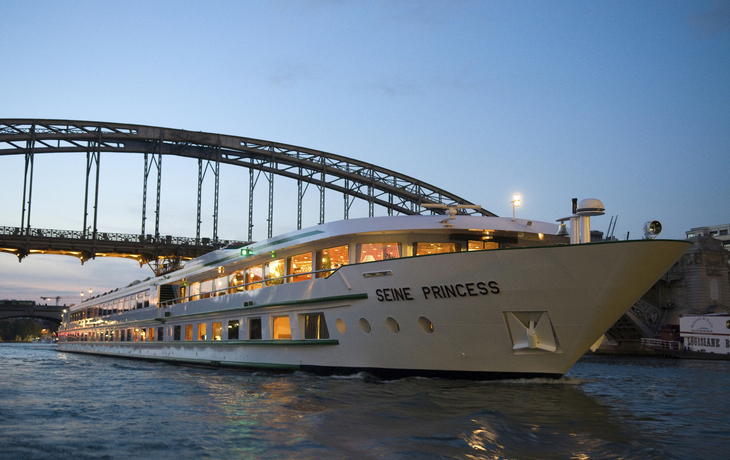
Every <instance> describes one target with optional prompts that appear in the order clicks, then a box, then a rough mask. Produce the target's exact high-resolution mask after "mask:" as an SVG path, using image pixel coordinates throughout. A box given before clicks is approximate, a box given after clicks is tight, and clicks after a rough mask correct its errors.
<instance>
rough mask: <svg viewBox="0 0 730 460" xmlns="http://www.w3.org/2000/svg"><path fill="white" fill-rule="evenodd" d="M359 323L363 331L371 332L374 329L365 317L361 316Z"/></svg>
mask: <svg viewBox="0 0 730 460" xmlns="http://www.w3.org/2000/svg"><path fill="white" fill-rule="evenodd" d="M357 324H358V325H359V326H360V330H361V331H363V332H364V333H366V334H370V331H371V330H372V329H371V328H370V323H369V322H368V320H366V319H365V318H360V321H358V322H357Z"/></svg>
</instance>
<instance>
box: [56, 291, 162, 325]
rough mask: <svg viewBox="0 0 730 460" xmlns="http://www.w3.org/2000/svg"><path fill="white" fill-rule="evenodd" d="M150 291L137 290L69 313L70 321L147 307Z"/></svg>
mask: <svg viewBox="0 0 730 460" xmlns="http://www.w3.org/2000/svg"><path fill="white" fill-rule="evenodd" d="M149 306H150V291H144V292H138V293H136V294H132V295H129V296H126V297H123V298H121V299H117V300H112V301H110V302H105V303H102V304H98V305H94V306H93V307H87V308H84V309H83V310H78V311H75V312H72V313H71V316H70V320H71V321H81V320H84V319H88V318H97V317H100V316H107V315H111V314H112V313H121V312H123V311H126V310H138V309H141V308H149Z"/></svg>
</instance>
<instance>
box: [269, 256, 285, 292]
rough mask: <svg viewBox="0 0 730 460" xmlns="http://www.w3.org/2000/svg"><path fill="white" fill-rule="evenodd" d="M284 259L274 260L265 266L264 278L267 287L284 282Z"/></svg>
mask: <svg viewBox="0 0 730 460" xmlns="http://www.w3.org/2000/svg"><path fill="white" fill-rule="evenodd" d="M283 276H284V259H278V260H272V261H271V262H269V263H267V264H265V265H264V278H266V285H267V286H274V285H277V284H282V283H283V282H284V278H283Z"/></svg>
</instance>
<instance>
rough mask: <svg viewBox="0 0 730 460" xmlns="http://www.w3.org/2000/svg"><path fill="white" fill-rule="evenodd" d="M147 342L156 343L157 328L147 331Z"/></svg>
mask: <svg viewBox="0 0 730 460" xmlns="http://www.w3.org/2000/svg"><path fill="white" fill-rule="evenodd" d="M147 341H148V342H154V341H155V328H154V327H151V328H149V329H148V330H147Z"/></svg>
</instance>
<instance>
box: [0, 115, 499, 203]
mask: <svg viewBox="0 0 730 460" xmlns="http://www.w3.org/2000/svg"><path fill="white" fill-rule="evenodd" d="M29 141H33V142H32V145H33V149H34V152H33V153H34V154H43V153H71V152H79V153H86V152H88V151H90V150H95V151H97V152H115V153H144V152H152V151H155V149H156V148H158V149H159V150H158V152H160V153H161V154H162V155H177V156H182V157H189V158H197V159H204V160H207V159H208V158H210V153H211V150H215V149H220V150H219V151H220V160H219V161H220V162H221V163H226V164H231V165H236V166H242V167H245V168H249V169H251V170H253V169H256V170H258V171H265V172H266V173H267V174H276V175H279V176H284V177H288V178H291V179H295V180H301V181H303V182H307V183H311V184H314V185H315V186H317V187H323V188H326V189H329V190H334V191H337V192H340V193H343V194H345V195H348V196H350V197H352V198H357V199H361V200H365V201H366V202H368V203H369V208H370V211H369V212H370V213H372V207H373V206H374V205H378V206H382V207H384V208H386V209H388V213H389V214H392V213H398V214H407V215H408V214H420V213H422V212H425V211H428V212H436V213H443V212H444V211H443V210H441V209H430V210H426V209H425V208H423V207H422V205H423V204H428V203H442V204H472V203H470V202H468V201H466V200H464V199H463V198H461V197H459V196H456V195H454V194H452V193H449V192H447V191H445V190H442V189H439V188H437V187H434V186H432V185H430V184H427V183H425V182H422V181H419V180H417V179H414V178H412V177H409V176H406V175H404V174H400V173H398V172H395V171H391V170H388V169H385V168H381V167H379V166H376V165H373V164H369V163H366V162H363V161H359V160H355V159H352V158H347V157H343V156H340V155H335V154H331V153H326V152H321V151H317V150H313V149H308V148H304V147H296V146H293V145H287V144H281V143H276V142H270V141H262V140H257V139H250V138H245V137H239V136H229V135H222V134H213V133H204V132H193V131H185V130H181V129H169V128H160V127H153V126H143V125H133V124H124V123H105V122H96V121H71V120H30V119H1V120H0V155H18V154H27V153H30V152H28V149H29V147H28V145H29ZM158 142H160V143H161V144H159V145H158V144H157V143H158ZM459 213H460V214H481V215H485V216H494V215H495V214H493V213H491V212H489V211H487V210H485V209H481V208H479V209H460V210H459Z"/></svg>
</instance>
